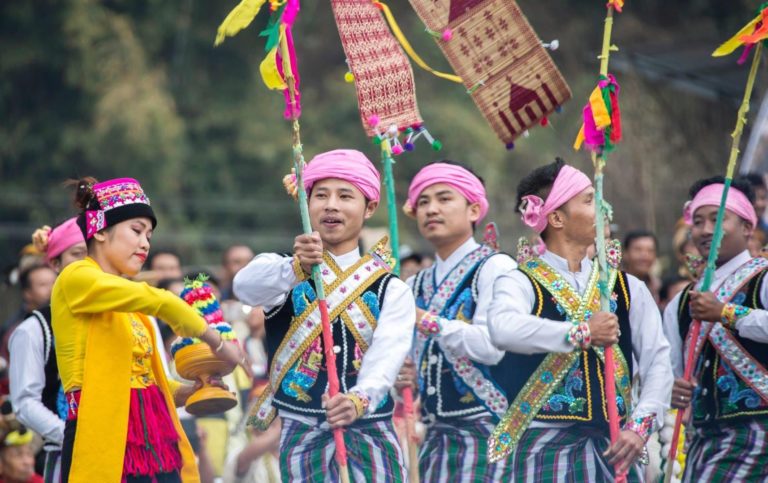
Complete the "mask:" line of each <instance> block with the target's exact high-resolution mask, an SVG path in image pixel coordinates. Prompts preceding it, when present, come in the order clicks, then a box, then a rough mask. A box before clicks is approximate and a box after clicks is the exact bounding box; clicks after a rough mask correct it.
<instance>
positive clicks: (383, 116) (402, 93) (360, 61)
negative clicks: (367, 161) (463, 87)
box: [331, 0, 422, 136]
mask: <svg viewBox="0 0 768 483" xmlns="http://www.w3.org/2000/svg"><path fill="white" fill-rule="evenodd" d="M331 7H332V8H333V15H334V17H335V18H336V26H337V27H338V29H339V36H340V37H341V44H342V46H343V47H344V53H345V54H346V56H347V63H348V64H349V69H350V70H351V71H352V74H353V75H354V76H355V88H356V89H357V102H358V106H359V108H360V118H361V120H362V122H363V128H364V129H365V132H366V134H368V136H374V135H375V134H376V132H375V131H374V129H373V127H372V126H370V125H369V123H368V119H369V118H370V117H371V116H378V117H379V119H380V124H379V125H380V126H382V127H383V128H384V129H386V128H388V127H389V126H391V125H393V124H395V125H397V127H398V128H400V129H405V128H407V127H410V126H413V125H420V124H421V123H422V120H421V115H420V114H419V108H418V105H417V104H416V87H415V85H414V82H413V70H412V69H411V64H410V62H409V61H408V58H407V57H406V56H405V54H404V53H403V51H402V50H401V48H400V44H398V42H397V40H396V39H395V37H394V36H393V35H392V32H390V30H389V27H388V26H387V23H386V21H385V20H384V17H383V16H382V13H381V11H380V10H379V9H377V8H376V7H375V6H374V4H373V3H372V2H371V1H370V0H331Z"/></svg>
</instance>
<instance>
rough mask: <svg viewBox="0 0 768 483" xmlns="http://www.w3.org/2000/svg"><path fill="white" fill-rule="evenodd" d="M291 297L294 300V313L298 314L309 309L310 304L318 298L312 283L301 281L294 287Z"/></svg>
mask: <svg viewBox="0 0 768 483" xmlns="http://www.w3.org/2000/svg"><path fill="white" fill-rule="evenodd" d="M291 297H292V301H293V307H294V313H296V314H301V313H304V311H305V310H307V307H309V305H310V304H311V303H312V302H314V301H315V299H316V298H317V296H316V295H315V290H314V289H313V288H312V285H310V284H309V282H301V283H300V284H298V285H296V287H294V289H293V291H292V292H291Z"/></svg>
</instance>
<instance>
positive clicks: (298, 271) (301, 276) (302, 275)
mask: <svg viewBox="0 0 768 483" xmlns="http://www.w3.org/2000/svg"><path fill="white" fill-rule="evenodd" d="M291 267H293V274H294V275H296V281H298V282H303V281H304V280H307V279H308V278H309V276H310V274H308V273H307V272H305V271H304V268H303V267H302V266H301V263H300V262H299V257H297V256H296V255H294V256H293V262H291Z"/></svg>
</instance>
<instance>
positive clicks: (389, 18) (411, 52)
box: [373, 1, 464, 84]
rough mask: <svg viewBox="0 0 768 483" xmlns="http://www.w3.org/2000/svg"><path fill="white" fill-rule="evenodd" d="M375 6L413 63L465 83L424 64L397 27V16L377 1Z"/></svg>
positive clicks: (443, 77) (440, 76)
mask: <svg viewBox="0 0 768 483" xmlns="http://www.w3.org/2000/svg"><path fill="white" fill-rule="evenodd" d="M373 4H374V5H376V6H377V7H380V8H381V11H382V12H384V17H386V19H387V23H388V24H389V28H390V29H392V33H393V34H395V37H396V38H397V40H398V42H400V45H401V46H402V47H403V50H405V52H406V53H407V54H408V55H409V56H410V57H411V59H413V61H414V62H416V65H418V66H419V67H421V68H422V69H424V70H426V71H427V72H431V73H432V74H433V75H435V76H437V77H439V78H441V79H445V80H449V81H451V82H455V83H457V84H462V83H463V82H464V81H462V80H461V77H459V76H457V75H453V74H446V73H444V72H438V71H436V70H435V69H433V68H432V67H430V66H429V65H427V63H426V62H424V59H422V58H421V57H419V54H417V53H416V51H415V50H413V47H411V44H410V42H408V39H406V38H405V35H404V34H403V31H402V30H400V26H399V25H397V21H395V16H394V15H392V12H391V11H390V10H389V7H387V6H386V5H385V4H383V3H381V2H377V1H374V2H373Z"/></svg>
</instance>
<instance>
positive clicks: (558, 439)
mask: <svg viewBox="0 0 768 483" xmlns="http://www.w3.org/2000/svg"><path fill="white" fill-rule="evenodd" d="M608 446H609V439H608V438H607V437H605V436H603V435H602V433H595V432H594V431H590V430H585V429H584V428H583V427H578V428H529V429H528V430H527V431H526V432H525V433H523V437H522V438H521V439H520V443H518V445H517V446H516V448H515V451H514V452H513V453H512V462H511V466H512V468H513V469H514V471H513V478H512V480H513V481H516V482H526V483H533V482H537V483H538V482H541V483H544V482H546V483H550V482H558V483H566V482H568V483H571V482H573V483H577V482H584V481H588V482H590V483H595V482H598V483H602V482H606V483H607V482H613V481H614V474H613V467H611V466H610V465H608V463H607V462H606V461H605V459H604V458H603V452H604V451H605V450H607V449H608ZM627 481H629V482H641V481H643V477H642V471H641V470H640V467H639V466H638V465H634V466H633V467H632V469H631V470H630V471H629V474H628V475H627Z"/></svg>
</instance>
